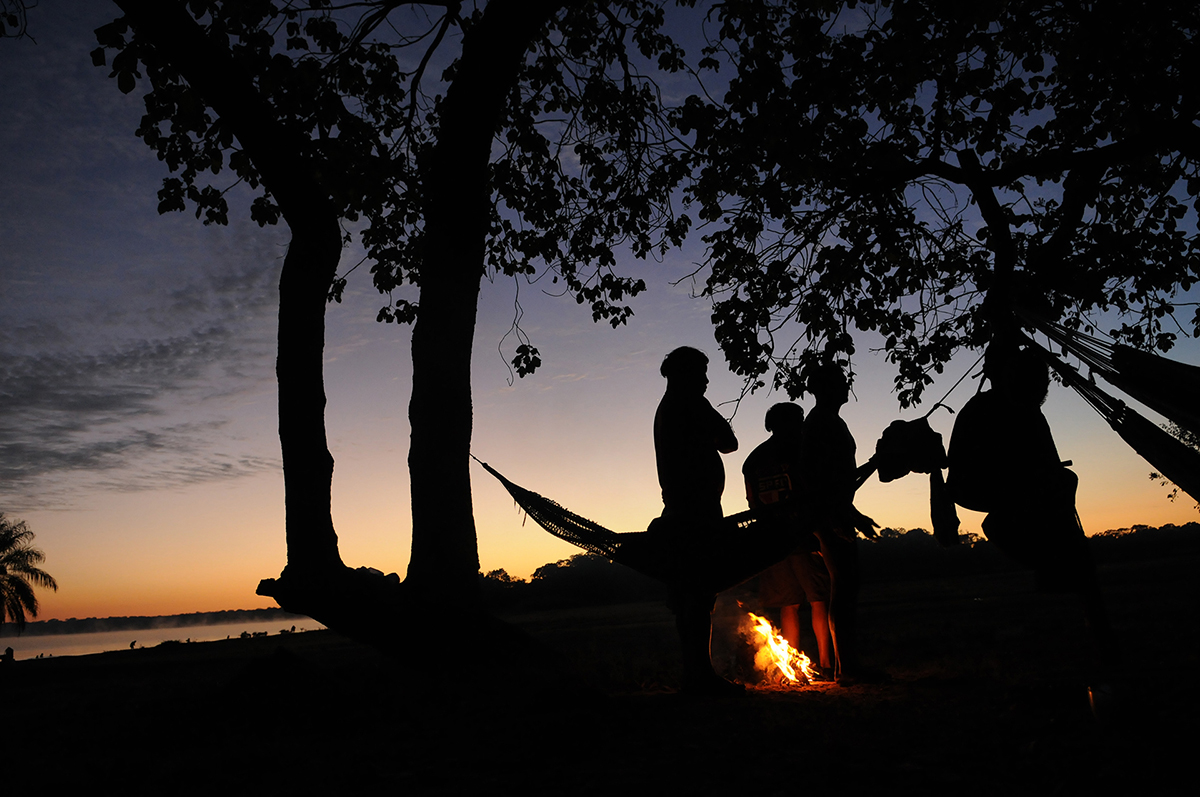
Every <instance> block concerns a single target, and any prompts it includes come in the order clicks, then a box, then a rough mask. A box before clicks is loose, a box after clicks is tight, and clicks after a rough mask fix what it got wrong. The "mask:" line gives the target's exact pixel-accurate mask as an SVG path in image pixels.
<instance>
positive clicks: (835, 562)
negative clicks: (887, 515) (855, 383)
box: [800, 362, 879, 686]
mask: <svg viewBox="0 0 1200 797" xmlns="http://www.w3.org/2000/svg"><path fill="white" fill-rule="evenodd" d="M806 383H807V389H808V392H810V393H812V394H813V397H814V398H815V399H816V404H815V405H814V406H813V408H812V411H811V412H809V414H808V417H807V418H805V419H804V434H803V437H802V442H801V468H800V478H801V482H802V483H803V484H804V491H805V496H806V498H805V502H804V512H805V514H806V515H807V522H808V523H809V524H810V526H809V527H810V528H811V529H812V531H813V534H815V535H816V537H817V541H818V542H819V543H820V546H821V558H822V561H824V563H825V568H826V569H827V570H828V571H829V601H828V617H829V632H830V636H831V637H832V639H833V657H834V662H835V663H834V667H835V670H836V678H837V682H838V684H839V685H842V686H852V685H854V684H856V683H860V682H862V681H865V680H873V679H875V678H877V677H879V676H878V675H877V674H874V673H867V672H866V671H865V670H863V668H862V666H861V664H860V662H859V660H858V594H859V589H860V586H861V581H862V576H861V572H860V567H859V561H858V541H857V540H858V532H859V531H862V532H863V533H864V534H866V535H867V536H870V537H873V536H875V527H876V526H877V525H878V524H876V523H875V521H873V520H871V519H870V518H869V517H867V516H866V515H864V514H862V513H861V512H859V511H858V510H857V509H855V508H854V493H855V491H856V490H857V488H858V467H857V464H856V461H855V456H856V454H857V446H856V444H855V442H854V436H853V435H852V434H850V429H849V427H847V426H846V422H845V421H843V420H842V418H841V416H840V415H839V414H838V413H839V411H840V410H841V408H842V407H843V406H844V405H845V404H846V402H847V401H848V400H849V399H850V386H849V383H848V382H847V381H846V376H845V374H844V373H842V369H841V367H840V366H838V365H837V364H836V363H833V362H825V363H823V364H821V365H819V366H817V367H815V368H814V369H812V370H811V371H810V372H809V373H808V374H807V376H806Z"/></svg>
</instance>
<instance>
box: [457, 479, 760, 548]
mask: <svg viewBox="0 0 1200 797" xmlns="http://www.w3.org/2000/svg"><path fill="white" fill-rule="evenodd" d="M475 461H476V462H479V464H480V465H482V466H483V467H484V469H485V470H487V472H488V473H490V474H492V475H493V476H495V477H496V479H497V480H498V481H499V482H500V483H501V484H503V485H504V489H506V490H508V493H509V495H511V496H512V497H513V500H514V501H516V502H517V505H518V506H520V507H521V509H523V510H524V511H525V514H526V515H528V516H529V517H530V518H532V519H533V521H534V522H535V523H537V524H538V525H539V526H541V527H542V528H543V529H545V530H546V531H548V532H550V533H551V534H553V535H554V536H555V537H558V538H559V539H560V540H566V541H567V542H569V543H571V544H572V545H575V546H577V547H579V548H582V549H584V550H585V551H590V552H591V553H596V554H600V555H601V556H604V557H606V558H608V559H616V560H618V561H619V560H620V559H621V558H622V557H621V554H620V552H619V549H620V547H621V544H622V543H623V542H625V541H627V540H629V539H630V538H631V537H633V536H640V535H641V534H643V533H644V532H636V531H635V532H624V533H622V532H616V531H612V530H611V529H606V528H605V527H604V526H601V525H600V524H599V523H597V522H595V521H594V520H588V519H587V518H585V517H583V516H582V515H577V514H575V513H574V512H572V511H571V510H569V509H567V508H566V507H564V506H563V505H562V504H560V503H558V502H557V501H554V500H552V499H550V498H546V497H545V496H544V495H540V494H538V493H535V492H534V491H533V490H526V489H525V488H524V487H521V486H520V485H518V484H513V483H512V482H510V481H509V480H508V479H506V478H504V476H502V475H501V474H500V473H499V472H498V471H497V470H496V469H495V468H493V467H491V466H490V465H488V464H487V463H486V462H482V461H480V460H478V459H476V460H475ZM756 522H757V518H756V517H755V516H754V515H753V513H751V512H740V513H738V514H736V515H729V516H728V517H726V518H725V521H724V523H725V527H726V529H727V530H728V531H731V532H737V531H748V530H750V529H752V528H753V527H754V525H755V523H756Z"/></svg>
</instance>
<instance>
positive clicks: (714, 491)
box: [654, 346, 741, 694]
mask: <svg viewBox="0 0 1200 797" xmlns="http://www.w3.org/2000/svg"><path fill="white" fill-rule="evenodd" d="M659 372H660V373H661V374H662V375H663V376H664V377H666V380H667V390H666V393H665V394H664V395H663V398H662V401H661V402H659V405H658V411H657V412H656V413H655V414H654V454H655V460H656V462H657V465H658V482H659V485H660V486H661V487H662V498H663V512H662V518H663V519H664V520H666V521H669V525H670V526H671V527H672V528H676V529H680V530H682V532H683V533H684V534H686V535H687V537H688V539H687V540H686V541H685V540H683V539H681V540H680V545H679V548H678V556H679V557H680V558H681V559H683V560H685V563H686V561H687V560H689V559H690V558H691V557H692V553H691V552H692V551H696V550H703V549H704V547H705V543H704V539H703V538H704V537H705V536H707V535H711V534H712V533H713V532H714V531H715V529H716V528H717V527H718V526H719V524H720V523H721V519H722V517H723V512H722V510H721V493H722V492H723V491H724V489H725V466H724V465H723V464H722V462H721V454H728V453H731V452H733V451H736V450H737V447H738V443H737V438H736V437H735V436H734V434H733V429H732V428H730V426H729V422H728V421H726V420H725V419H724V418H723V417H722V416H721V414H720V413H718V412H717V411H716V410H715V409H713V406H712V404H710V403H709V402H708V399H706V398H704V393H705V391H706V390H707V389H708V357H707V356H705V354H704V353H703V352H701V351H699V350H697V349H693V348H691V347H687V346H684V347H681V348H678V349H675V350H674V351H672V352H671V353H670V354H668V355H667V356H666V357H665V358H664V359H663V362H662V367H661V368H660V369H659ZM670 593H671V594H670V606H671V608H672V610H673V611H674V612H675V625H676V628H677V629H678V631H679V641H680V644H681V646H682V648H683V669H684V691H685V692H688V693H692V694H727V693H736V692H740V691H741V686H740V685H739V684H735V683H731V682H729V681H726V680H725V679H724V678H721V677H720V676H719V675H717V674H716V672H715V671H714V670H713V668H712V660H711V658H710V655H709V642H710V638H711V636H712V610H713V605H714V603H715V602H716V597H717V596H716V595H715V594H714V593H713V592H711V591H708V592H705V591H703V590H700V589H695V588H689V587H688V586H687V584H686V582H685V581H684V582H677V583H676V584H674V585H672V586H671V589H670Z"/></svg>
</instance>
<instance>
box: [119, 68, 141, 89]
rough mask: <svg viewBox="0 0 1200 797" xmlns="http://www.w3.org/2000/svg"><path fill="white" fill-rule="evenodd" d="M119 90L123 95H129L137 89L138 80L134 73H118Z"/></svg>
mask: <svg viewBox="0 0 1200 797" xmlns="http://www.w3.org/2000/svg"><path fill="white" fill-rule="evenodd" d="M117 88H118V89H120V90H121V93H122V94H128V93H130V92H131V91H133V90H134V89H136V88H137V79H136V78H135V77H134V73H133V72H118V73H117Z"/></svg>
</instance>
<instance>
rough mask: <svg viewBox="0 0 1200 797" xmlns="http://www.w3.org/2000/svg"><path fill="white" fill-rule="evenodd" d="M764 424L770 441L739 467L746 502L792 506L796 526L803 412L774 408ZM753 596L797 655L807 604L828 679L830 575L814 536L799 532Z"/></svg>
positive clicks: (785, 405) (760, 580)
mask: <svg viewBox="0 0 1200 797" xmlns="http://www.w3.org/2000/svg"><path fill="white" fill-rule="evenodd" d="M764 425H765V426H766V428H767V431H768V432H770V433H771V436H770V437H769V438H768V439H767V440H766V441H764V442H763V443H762V444H760V445H759V446H758V447H757V448H755V449H754V450H753V451H751V452H750V456H748V457H746V461H745V463H744V464H743V465H742V476H743V477H744V478H745V481H746V500H747V502H748V503H749V504H750V508H751V509H758V508H760V507H763V506H767V505H771V504H778V503H781V502H784V501H791V502H793V504H794V510H793V513H792V514H791V522H794V523H797V524H800V523H801V522H802V521H801V517H800V510H801V506H802V502H803V500H804V497H805V495H804V485H803V483H802V481H801V477H800V468H801V459H802V453H801V440H802V437H803V432H804V410H803V408H801V407H800V405H798V404H793V403H791V402H783V403H780V404H775V405H774V406H772V407H771V408H770V409H769V410H767V414H766V417H765V419H764ZM758 597H759V602H760V603H761V604H762V606H763V607H764V608H768V609H775V608H777V609H779V626H780V634H781V635H782V636H783V638H784V639H786V640H787V641H788V644H790V645H791V646H792V647H793V648H795V649H796V650H799V649H800V636H801V633H800V607H801V604H803V603H806V602H807V604H808V605H809V607H810V612H809V614H810V622H811V624H812V630H813V638H814V640H815V641H816V644H817V660H818V666H819V667H820V671H819V675H818V680H830V679H831V678H832V676H833V674H834V669H833V639H832V637H831V636H830V633H829V571H828V570H827V569H826V568H825V562H824V560H822V558H821V552H820V543H819V542H818V541H817V538H816V536H815V535H814V534H812V533H811V532H807V533H803V535H802V538H801V540H800V542H799V543H797V545H796V547H795V548H794V549H793V550H792V552H791V553H789V554H788V555H787V556H786V557H785V558H784V559H783V560H782V561H780V562H777V563H776V564H774V565H772V566H771V567H769V568H767V569H766V570H764V571H763V572H762V573H761V574H759V577H758Z"/></svg>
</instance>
